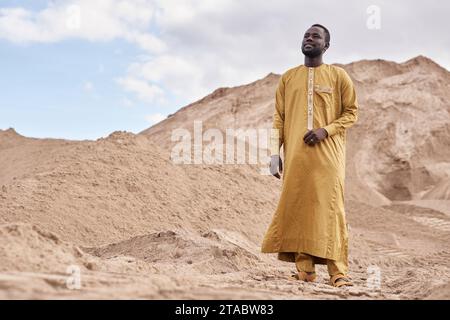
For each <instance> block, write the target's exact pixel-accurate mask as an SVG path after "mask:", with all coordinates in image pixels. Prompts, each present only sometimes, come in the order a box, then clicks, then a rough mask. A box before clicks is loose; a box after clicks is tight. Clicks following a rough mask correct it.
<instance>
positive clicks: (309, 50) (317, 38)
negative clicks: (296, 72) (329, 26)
mask: <svg viewBox="0 0 450 320" xmlns="http://www.w3.org/2000/svg"><path fill="white" fill-rule="evenodd" d="M328 46H329V45H328V44H327V43H326V42H325V31H324V30H323V29H322V28H320V27H311V28H309V29H308V30H306V32H305V35H304V36H303V41H302V52H303V54H304V55H305V56H307V57H310V58H315V57H318V56H320V55H321V54H323V53H324V52H325V51H326V50H327V49H328Z"/></svg>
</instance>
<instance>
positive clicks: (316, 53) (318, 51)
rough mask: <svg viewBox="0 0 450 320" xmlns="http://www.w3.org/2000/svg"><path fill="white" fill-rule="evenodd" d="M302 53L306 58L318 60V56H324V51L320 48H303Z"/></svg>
mask: <svg viewBox="0 0 450 320" xmlns="http://www.w3.org/2000/svg"><path fill="white" fill-rule="evenodd" d="M302 52H303V54H304V55H305V56H307V57H308V58H316V57H318V56H320V55H321V54H322V49H320V48H318V47H313V48H312V49H310V50H305V49H304V48H303V47H302Z"/></svg>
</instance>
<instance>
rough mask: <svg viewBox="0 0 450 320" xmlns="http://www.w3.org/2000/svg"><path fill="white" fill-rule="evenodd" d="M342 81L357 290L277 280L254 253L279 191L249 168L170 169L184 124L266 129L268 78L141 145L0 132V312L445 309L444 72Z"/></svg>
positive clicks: (279, 269) (389, 68)
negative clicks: (134, 307)
mask: <svg viewBox="0 0 450 320" xmlns="http://www.w3.org/2000/svg"><path fill="white" fill-rule="evenodd" d="M344 68H346V70H347V71H348V72H349V73H350V75H351V76H352V77H353V79H354V80H355V83H356V85H357V90H358V93H359V97H360V104H361V108H360V120H359V122H358V123H357V125H355V126H354V127H353V128H352V129H350V130H349V132H348V138H347V139H348V140H347V141H348V143H347V180H346V200H347V203H346V211H347V216H348V222H349V224H350V269H351V274H352V276H353V278H354V282H355V286H354V287H352V288H350V289H344V290H338V289H333V288H331V287H330V286H328V285H327V284H326V281H327V274H326V270H325V268H319V281H318V283H314V284H303V283H299V282H296V281H292V280H289V279H288V277H289V275H290V274H291V273H292V272H294V270H295V267H294V265H293V264H289V263H284V262H280V261H277V260H276V257H275V255H263V254H261V253H260V252H259V248H260V243H261V240H262V237H263V235H264V232H265V231H266V228H267V226H268V224H269V222H270V219H271V216H272V214H273V212H274V210H275V206H276V204H277V201H278V197H279V191H280V186H281V184H280V181H278V180H276V179H275V178H273V177H269V176H265V175H261V174H260V168H259V166H255V165H233V164H229V165H175V164H174V163H173V162H172V161H171V160H170V150H171V148H172V147H173V145H174V143H173V142H171V141H170V134H171V132H172V130H173V129H175V128H183V127H184V128H187V129H188V130H190V131H192V128H193V121H194V120H202V121H203V127H204V130H205V129H207V128H219V129H221V130H225V129H226V128H244V129H245V128H269V127H270V125H271V117H272V110H273V94H274V90H275V86H276V84H277V81H278V79H279V76H277V75H274V74H270V75H268V76H267V77H266V78H264V79H261V80H259V81H256V82H254V83H251V84H249V85H245V86H240V87H235V88H221V89H218V90H216V91H215V92H214V93H212V94H211V95H209V96H207V97H205V98H204V99H202V100H200V101H198V102H196V103H194V104H192V105H189V106H187V107H185V108H182V109H180V111H178V112H177V113H175V114H174V115H172V116H170V117H169V118H168V119H166V120H165V121H163V122H161V123H159V124H158V125H155V126H153V127H151V128H150V129H148V130H146V131H144V132H142V133H141V134H138V135H134V134H130V133H126V132H114V133H112V134H111V135H110V136H109V137H107V138H104V139H98V140H97V141H65V140H51V139H31V138H26V137H23V136H21V135H19V134H18V133H16V132H15V131H14V130H12V129H10V130H6V131H0V163H1V166H0V257H1V259H0V298H167V299H173V298H188V299H195V298H213V299H215V298H220V299H239V298H244V299H246V298H256V299H271V298H281V299H305V298H320V299H339V298H344V299H361V298H363V299H367V298H370V299H385V298H390V299H405V298H414V299H416V298H417V299H424V298H446V299H448V298H450V276H449V274H450V247H449V241H450V205H449V203H450V199H449V194H450V193H449V190H450V186H449V177H450V162H449V160H448V159H450V125H449V123H450V121H449V120H450V106H449V104H448V100H449V98H450V97H449V92H450V90H449V89H450V88H449V87H450V74H449V72H448V71H447V70H445V69H443V68H441V67H440V66H438V65H436V64H435V63H434V62H432V61H431V60H429V59H427V58H425V57H417V58H415V59H412V60H409V61H407V62H405V63H402V64H396V63H393V62H387V61H382V60H377V61H359V62H355V63H352V64H349V65H345V66H344ZM77 274H80V275H81V278H80V279H81V282H80V283H78V282H77V281H73V280H74V279H75V280H76V279H77V277H76V276H77ZM378 274H379V275H380V277H379V278H377V277H376V276H377V275H378ZM377 279H380V283H379V284H380V286H378V283H377ZM78 284H80V285H81V288H80V289H77V285H78Z"/></svg>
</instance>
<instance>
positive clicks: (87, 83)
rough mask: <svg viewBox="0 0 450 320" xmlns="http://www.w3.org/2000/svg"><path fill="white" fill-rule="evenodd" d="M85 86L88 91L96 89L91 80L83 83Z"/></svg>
mask: <svg viewBox="0 0 450 320" xmlns="http://www.w3.org/2000/svg"><path fill="white" fill-rule="evenodd" d="M83 88H84V90H85V91H86V92H92V91H94V84H93V83H92V82H90V81H86V82H85V83H84V85H83Z"/></svg>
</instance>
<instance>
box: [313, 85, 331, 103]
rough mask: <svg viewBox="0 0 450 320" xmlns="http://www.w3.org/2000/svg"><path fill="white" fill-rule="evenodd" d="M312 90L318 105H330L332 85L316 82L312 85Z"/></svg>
mask: <svg viewBox="0 0 450 320" xmlns="http://www.w3.org/2000/svg"><path fill="white" fill-rule="evenodd" d="M314 92H315V98H316V101H317V105H318V107H321V108H331V107H332V105H333V102H334V93H333V88H332V87H329V86H324V85H320V84H316V85H314Z"/></svg>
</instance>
